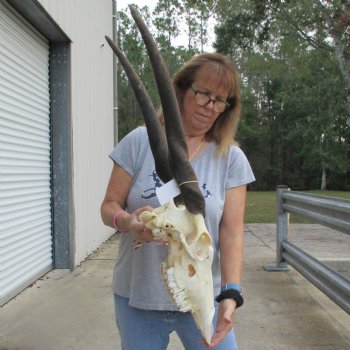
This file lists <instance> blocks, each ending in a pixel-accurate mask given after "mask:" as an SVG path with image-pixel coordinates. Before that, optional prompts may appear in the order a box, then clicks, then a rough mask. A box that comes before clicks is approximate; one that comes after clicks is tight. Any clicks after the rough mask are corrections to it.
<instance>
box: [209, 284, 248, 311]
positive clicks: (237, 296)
mask: <svg viewBox="0 0 350 350" xmlns="http://www.w3.org/2000/svg"><path fill="white" fill-rule="evenodd" d="M224 299H233V300H234V301H235V302H236V304H237V309H238V308H239V307H241V306H242V305H243V303H244V299H243V296H242V294H241V293H240V292H239V291H238V290H236V289H227V290H224V291H223V292H221V293H220V294H219V295H218V296H217V297H216V298H215V300H216V301H217V302H218V303H220V301H222V300H224Z"/></svg>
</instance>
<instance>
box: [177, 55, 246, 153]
mask: <svg viewBox="0 0 350 350" xmlns="http://www.w3.org/2000/svg"><path fill="white" fill-rule="evenodd" d="M206 68H208V69H210V71H211V73H213V72H214V73H215V74H216V76H217V77H218V78H219V80H220V82H221V84H223V85H224V86H225V88H226V89H227V90H228V98H227V102H229V104H230V107H229V108H228V109H227V110H226V111H224V112H222V113H221V114H220V115H219V117H218V118H217V120H216V121H215V123H214V124H213V126H212V127H211V129H210V130H209V131H208V132H207V134H206V138H207V139H208V140H210V141H215V142H216V144H217V145H218V153H219V154H223V153H224V152H225V151H226V150H227V148H228V147H229V145H232V144H237V142H236V141H235V139H234V138H235V136H236V132H237V127H238V122H239V117H240V113H241V103H240V89H239V79H238V74H237V71H236V68H235V66H234V64H233V62H232V61H231V60H230V59H229V58H227V57H226V56H223V55H221V54H218V53H204V54H199V55H197V56H195V57H193V58H192V59H191V60H190V61H188V62H187V63H186V64H185V65H184V66H182V68H180V70H179V71H178V72H177V73H176V74H175V75H174V78H173V84H174V89H175V93H176V96H177V100H178V103H179V106H180V110H181V109H182V105H183V100H184V96H185V93H186V92H187V90H188V89H189V88H190V87H191V85H192V83H193V82H194V81H195V79H196V75H197V74H198V73H199V72H200V71H202V70H203V69H206Z"/></svg>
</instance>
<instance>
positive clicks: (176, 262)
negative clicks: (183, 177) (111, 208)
mask: <svg viewBox="0 0 350 350" xmlns="http://www.w3.org/2000/svg"><path fill="white" fill-rule="evenodd" d="M140 220H141V221H142V222H143V223H144V224H145V226H146V228H148V229H149V230H151V231H152V233H153V235H154V237H155V239H156V240H158V239H159V240H160V239H161V240H163V241H166V242H167V243H168V249H169V250H168V257H167V259H166V261H164V262H162V264H161V277H162V280H163V282H164V284H165V286H166V287H167V289H168V291H169V293H170V295H171V296H172V298H173V300H174V302H175V303H176V305H177V306H178V307H179V308H180V311H182V312H187V311H190V312H191V313H192V315H193V318H194V321H195V323H196V325H197V327H198V329H199V330H200V331H201V333H202V335H203V337H204V339H205V340H206V342H207V343H210V339H211V336H212V334H213V327H212V320H213V317H214V296H213V279H212V272H211V265H212V261H213V247H212V241H211V237H210V235H209V233H208V230H207V228H206V226H205V223H204V218H203V215H202V214H192V213H190V212H189V211H188V210H187V209H186V207H185V206H184V205H180V206H179V207H177V206H176V205H175V204H174V202H173V201H172V200H171V201H169V202H168V203H166V204H164V205H162V206H160V207H159V208H156V209H154V210H153V211H152V212H149V211H145V212H143V213H141V214H140Z"/></svg>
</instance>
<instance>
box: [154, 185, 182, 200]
mask: <svg viewBox="0 0 350 350" xmlns="http://www.w3.org/2000/svg"><path fill="white" fill-rule="evenodd" d="M156 194H157V197H158V200H159V203H160V205H163V204H165V203H167V202H169V201H170V200H171V199H173V198H175V197H176V196H178V195H179V194H180V190H179V187H178V186H177V183H176V181H175V180H171V181H169V182H167V183H166V184H165V185H163V186H162V187H157V188H156Z"/></svg>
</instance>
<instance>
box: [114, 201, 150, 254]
mask: <svg viewBox="0 0 350 350" xmlns="http://www.w3.org/2000/svg"><path fill="white" fill-rule="evenodd" d="M152 210H153V208H152V207H150V206H145V207H142V208H139V209H136V210H135V211H134V212H132V213H131V214H129V215H123V216H121V217H119V219H118V227H120V228H121V230H122V231H127V232H129V233H130V234H132V235H133V236H134V243H133V247H134V249H137V248H139V247H140V246H141V245H142V244H143V243H149V242H152V241H154V240H155V239H154V237H153V234H152V231H151V230H148V229H147V228H146V226H145V224H144V223H143V222H141V221H140V219H139V215H140V214H141V213H142V212H144V211H152Z"/></svg>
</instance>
